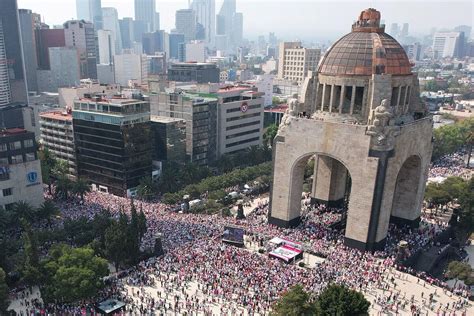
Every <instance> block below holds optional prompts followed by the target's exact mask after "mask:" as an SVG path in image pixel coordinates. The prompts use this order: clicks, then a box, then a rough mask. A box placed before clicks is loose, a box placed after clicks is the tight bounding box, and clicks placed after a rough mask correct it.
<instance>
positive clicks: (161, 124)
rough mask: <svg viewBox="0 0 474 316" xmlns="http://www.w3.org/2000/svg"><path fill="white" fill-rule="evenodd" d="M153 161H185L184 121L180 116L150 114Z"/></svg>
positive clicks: (180, 162)
mask: <svg viewBox="0 0 474 316" xmlns="http://www.w3.org/2000/svg"><path fill="white" fill-rule="evenodd" d="M151 133H152V137H151V139H152V140H153V145H152V151H153V152H152V158H153V161H159V162H165V161H169V162H173V163H178V164H184V163H185V162H186V121H185V120H184V119H180V118H172V117H165V116H155V115H152V116H151Z"/></svg>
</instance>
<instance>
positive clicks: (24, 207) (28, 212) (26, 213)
mask: <svg viewBox="0 0 474 316" xmlns="http://www.w3.org/2000/svg"><path fill="white" fill-rule="evenodd" d="M13 214H14V216H15V217H16V220H17V221H19V220H20V219H22V218H23V219H25V220H26V221H27V222H28V223H33V222H34V220H35V219H36V217H37V213H36V211H35V209H34V208H33V207H32V206H31V205H30V204H28V202H25V201H18V202H16V203H15V204H14V205H13Z"/></svg>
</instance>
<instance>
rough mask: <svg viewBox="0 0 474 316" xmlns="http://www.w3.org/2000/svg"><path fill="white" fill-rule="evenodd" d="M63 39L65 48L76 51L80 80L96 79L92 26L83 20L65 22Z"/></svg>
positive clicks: (95, 52) (94, 43)
mask: <svg viewBox="0 0 474 316" xmlns="http://www.w3.org/2000/svg"><path fill="white" fill-rule="evenodd" d="M64 38H65V43H66V47H69V48H76V49H77V53H78V56H79V65H80V74H81V79H88V78H90V79H97V66H96V65H97V47H96V41H95V30H94V24H92V23H91V22H86V21H84V20H72V21H67V22H66V23H64ZM50 62H51V60H50Z"/></svg>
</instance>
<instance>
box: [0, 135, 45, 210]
mask: <svg viewBox="0 0 474 316" xmlns="http://www.w3.org/2000/svg"><path fill="white" fill-rule="evenodd" d="M37 150H38V148H37V144H36V141H35V134H34V133H32V132H27V131H26V130H24V129H20V128H14V129H6V130H3V131H0V210H1V209H11V208H12V207H13V205H14V203H16V202H19V201H25V202H27V203H28V204H30V205H31V206H32V207H39V206H40V205H41V203H42V202H43V201H44V198H43V186H42V184H41V165H40V161H39V159H38V157H37V154H36V152H37Z"/></svg>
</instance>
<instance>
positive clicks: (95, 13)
mask: <svg viewBox="0 0 474 316" xmlns="http://www.w3.org/2000/svg"><path fill="white" fill-rule="evenodd" d="M76 15H77V19H78V20H85V21H88V22H92V23H94V28H95V29H96V30H101V29H102V4H101V0H76Z"/></svg>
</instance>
